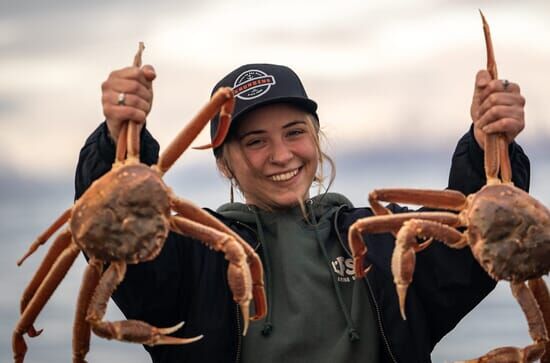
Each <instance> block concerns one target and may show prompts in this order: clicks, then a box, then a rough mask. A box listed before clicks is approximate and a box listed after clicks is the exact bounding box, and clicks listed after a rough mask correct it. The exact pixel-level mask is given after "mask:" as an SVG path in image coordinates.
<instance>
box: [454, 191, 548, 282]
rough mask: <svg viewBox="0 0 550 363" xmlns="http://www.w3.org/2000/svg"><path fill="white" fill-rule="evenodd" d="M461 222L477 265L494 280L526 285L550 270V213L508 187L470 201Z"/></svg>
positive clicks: (480, 192) (522, 192)
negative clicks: (466, 229) (464, 220)
mask: <svg viewBox="0 0 550 363" xmlns="http://www.w3.org/2000/svg"><path fill="white" fill-rule="evenodd" d="M467 204H468V206H467V208H466V209H465V210H464V212H463V215H462V218H465V219H466V225H467V226H468V232H467V233H468V239H469V241H470V244H471V247H472V252H473V254H474V257H475V258H476V259H477V261H478V262H479V263H480V264H481V266H483V268H484V269H485V270H486V271H487V272H488V273H489V275H491V277H493V278H494V279H495V280H508V281H515V282H517V281H526V280H529V279H532V278H537V277H540V276H542V275H544V274H547V273H548V271H549V266H550V212H549V211H548V209H547V208H546V207H545V206H544V205H542V204H541V203H539V202H538V201H537V200H536V199H534V198H532V197H531V196H530V195H529V194H527V193H526V192H524V191H523V190H520V189H518V188H516V187H514V186H512V185H509V184H498V185H486V186H485V187H483V188H482V189H481V190H480V191H479V192H478V193H476V194H472V195H470V196H469V197H468V200H467Z"/></svg>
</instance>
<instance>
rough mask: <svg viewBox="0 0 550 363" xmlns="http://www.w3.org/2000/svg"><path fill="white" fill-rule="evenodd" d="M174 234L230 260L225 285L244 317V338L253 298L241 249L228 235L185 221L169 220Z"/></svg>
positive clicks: (248, 271)
mask: <svg viewBox="0 0 550 363" xmlns="http://www.w3.org/2000/svg"><path fill="white" fill-rule="evenodd" d="M170 225H171V228H172V230H173V231H175V232H178V233H181V234H183V235H185V236H189V237H192V238H195V239H197V240H199V241H201V242H202V243H204V244H205V245H206V246H207V247H209V248H211V249H213V250H215V251H218V252H222V253H223V254H224V256H225V259H226V260H228V261H229V267H228V269H227V282H228V284H229V288H230V289H231V292H232V293H233V300H234V301H235V302H236V303H237V304H239V307H240V309H241V313H242V316H243V322H244V327H243V335H246V332H247V330H248V324H249V320H250V312H249V307H250V301H251V300H252V298H253V292H252V275H251V273H250V268H249V267H248V264H247V261H246V260H247V257H246V253H245V251H244V248H243V247H242V245H241V244H240V243H238V242H237V241H236V240H235V238H233V236H231V235H230V234H227V233H224V232H221V231H218V230H217V229H215V228H212V227H209V226H205V225H203V224H201V223H197V222H194V221H192V220H189V219H187V218H182V217H179V216H174V217H172V218H171V219H170Z"/></svg>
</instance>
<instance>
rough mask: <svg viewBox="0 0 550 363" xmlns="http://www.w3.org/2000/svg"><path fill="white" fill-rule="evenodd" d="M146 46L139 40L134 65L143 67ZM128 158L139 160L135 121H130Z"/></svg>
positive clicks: (137, 130)
mask: <svg viewBox="0 0 550 363" xmlns="http://www.w3.org/2000/svg"><path fill="white" fill-rule="evenodd" d="M144 49H145V46H144V45H143V42H139V46H138V51H137V53H136V55H135V56H134V62H133V64H132V66H133V67H137V68H140V67H141V55H142V54H143V50H144ZM128 159H129V160H132V161H133V162H139V124H138V123H137V122H135V121H128Z"/></svg>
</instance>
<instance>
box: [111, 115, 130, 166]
mask: <svg viewBox="0 0 550 363" xmlns="http://www.w3.org/2000/svg"><path fill="white" fill-rule="evenodd" d="M127 146H128V122H125V123H124V124H122V126H121V127H120V132H119V133H118V140H117V143H116V157H115V164H114V165H113V166H118V165H122V164H123V163H124V159H125V158H126V149H127Z"/></svg>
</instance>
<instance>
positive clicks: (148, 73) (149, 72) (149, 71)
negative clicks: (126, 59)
mask: <svg viewBox="0 0 550 363" xmlns="http://www.w3.org/2000/svg"><path fill="white" fill-rule="evenodd" d="M142 69H143V75H144V76H145V79H146V80H147V81H149V82H151V81H153V80H154V79H155V78H157V73H156V72H155V68H153V66H151V65H149V64H147V65H145V66H143V68H142Z"/></svg>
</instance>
